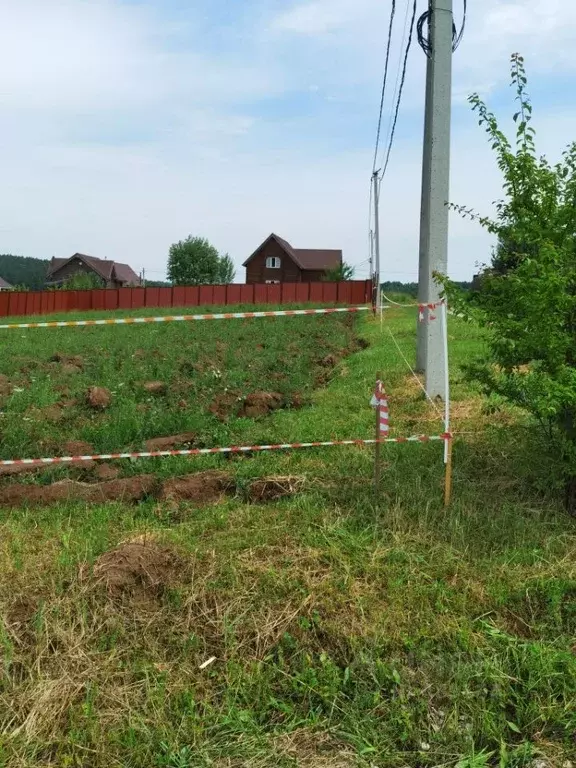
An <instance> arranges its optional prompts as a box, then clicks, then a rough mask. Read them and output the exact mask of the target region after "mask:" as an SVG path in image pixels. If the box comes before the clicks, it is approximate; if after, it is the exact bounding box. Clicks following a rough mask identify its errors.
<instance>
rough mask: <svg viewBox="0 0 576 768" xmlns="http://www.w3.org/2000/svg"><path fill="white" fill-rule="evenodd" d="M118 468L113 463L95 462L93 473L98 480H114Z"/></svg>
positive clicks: (118, 472)
mask: <svg viewBox="0 0 576 768" xmlns="http://www.w3.org/2000/svg"><path fill="white" fill-rule="evenodd" d="M119 474H120V470H119V469H118V467H116V466H114V465H113V464H96V467H95V468H94V475H95V476H96V477H97V478H98V480H116V478H117V477H118V475H119Z"/></svg>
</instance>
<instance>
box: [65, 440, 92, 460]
mask: <svg viewBox="0 0 576 768" xmlns="http://www.w3.org/2000/svg"><path fill="white" fill-rule="evenodd" d="M62 451H63V453H64V455H65V456H91V455H92V454H93V453H94V448H93V446H91V445H90V443H86V442H84V441H83V440H68V442H67V443H64V445H63V446H62Z"/></svg>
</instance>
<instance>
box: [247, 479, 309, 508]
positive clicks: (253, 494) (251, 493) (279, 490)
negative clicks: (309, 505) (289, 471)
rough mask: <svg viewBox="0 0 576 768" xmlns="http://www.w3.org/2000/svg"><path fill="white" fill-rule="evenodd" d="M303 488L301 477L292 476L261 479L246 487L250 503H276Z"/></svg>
mask: <svg viewBox="0 0 576 768" xmlns="http://www.w3.org/2000/svg"><path fill="white" fill-rule="evenodd" d="M303 486H304V478H303V477H294V476H292V475H286V476H277V477H261V478H259V479H258V480H254V481H253V482H251V483H250V485H249V486H248V498H249V499H250V501H255V502H259V501H277V500H278V499H282V498H284V497H285V496H292V494H294V493H298V492H299V491H301V490H302V488H303Z"/></svg>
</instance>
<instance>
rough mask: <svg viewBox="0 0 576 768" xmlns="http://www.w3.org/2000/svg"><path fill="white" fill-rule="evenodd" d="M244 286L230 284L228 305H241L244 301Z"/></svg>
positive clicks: (227, 297)
mask: <svg viewBox="0 0 576 768" xmlns="http://www.w3.org/2000/svg"><path fill="white" fill-rule="evenodd" d="M241 288H242V286H241V285H235V284H234V283H230V285H227V286H226V304H240V302H241V300H242V290H241Z"/></svg>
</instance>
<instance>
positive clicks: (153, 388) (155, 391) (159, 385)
mask: <svg viewBox="0 0 576 768" xmlns="http://www.w3.org/2000/svg"><path fill="white" fill-rule="evenodd" d="M142 389H143V390H144V391H145V392H148V394H149V395H165V394H166V392H167V390H168V387H167V385H166V384H165V383H164V382H163V381H146V382H145V383H144V384H142Z"/></svg>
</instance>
